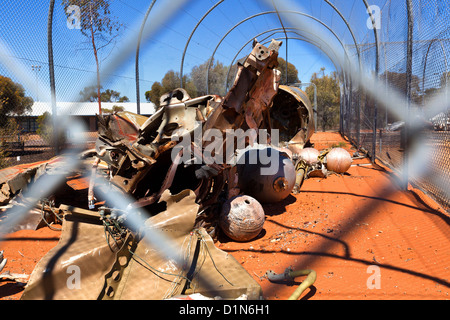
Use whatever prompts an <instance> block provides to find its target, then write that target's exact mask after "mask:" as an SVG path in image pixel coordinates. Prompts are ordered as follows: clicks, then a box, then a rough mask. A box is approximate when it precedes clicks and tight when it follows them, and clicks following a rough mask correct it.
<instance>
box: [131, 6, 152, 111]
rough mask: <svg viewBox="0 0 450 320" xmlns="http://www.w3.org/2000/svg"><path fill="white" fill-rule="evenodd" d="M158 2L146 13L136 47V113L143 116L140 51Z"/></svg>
mask: <svg viewBox="0 0 450 320" xmlns="http://www.w3.org/2000/svg"><path fill="white" fill-rule="evenodd" d="M155 2H156V0H153V1H152V3H151V4H150V6H149V7H148V9H147V12H146V13H145V16H144V20H143V21H142V24H141V30H140V31H139V38H138V42H137V47H136V63H135V65H136V66H135V74H136V76H135V81H136V113H137V114H141V97H140V95H141V94H140V85H139V50H140V48H141V38H142V32H143V31H144V26H145V23H146V22H147V18H148V15H149V14H150V11H152V8H153V5H154V4H155Z"/></svg>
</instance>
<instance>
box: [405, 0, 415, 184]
mask: <svg viewBox="0 0 450 320" xmlns="http://www.w3.org/2000/svg"><path fill="white" fill-rule="evenodd" d="M406 14H407V16H408V43H407V48H406V52H407V53H406V54H407V56H406V106H407V110H406V113H407V114H406V121H405V127H404V131H405V133H404V137H403V139H404V142H403V143H404V151H403V183H404V188H405V190H407V189H408V180H409V177H408V175H409V174H408V171H409V170H408V153H409V150H408V149H409V148H408V147H409V133H410V132H409V131H410V128H409V127H410V109H411V80H412V58H413V31H414V24H413V23H414V22H413V12H412V2H411V0H406Z"/></svg>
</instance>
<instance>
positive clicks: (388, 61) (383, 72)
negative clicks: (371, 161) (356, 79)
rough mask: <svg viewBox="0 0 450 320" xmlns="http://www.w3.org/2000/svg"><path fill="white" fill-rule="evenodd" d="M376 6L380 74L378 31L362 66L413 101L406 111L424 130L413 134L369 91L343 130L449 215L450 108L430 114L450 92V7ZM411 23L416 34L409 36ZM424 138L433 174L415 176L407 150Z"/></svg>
mask: <svg viewBox="0 0 450 320" xmlns="http://www.w3.org/2000/svg"><path fill="white" fill-rule="evenodd" d="M374 2H375V7H374V8H375V9H376V10H374V13H375V15H376V16H377V19H379V29H377V33H378V36H379V39H380V41H379V50H378V51H379V52H378V63H379V70H378V72H376V70H375V68H376V67H375V64H376V60H377V55H376V46H377V44H376V41H375V39H374V32H373V30H367V34H366V37H365V41H364V42H362V43H360V44H359V47H360V51H361V57H362V61H363V65H364V66H365V67H366V68H368V69H369V70H370V71H371V72H373V73H374V74H376V76H377V77H378V79H379V80H380V81H381V83H385V87H386V92H388V91H389V90H392V89H394V90H396V91H397V92H398V93H400V94H401V95H402V96H403V97H404V98H405V101H406V102H408V101H409V104H410V107H409V108H408V107H406V108H407V109H406V110H409V111H408V112H410V114H411V115H412V114H415V115H416V116H415V117H419V118H420V119H415V120H419V121H421V122H422V123H423V126H422V130H420V132H416V131H414V132H408V127H407V123H405V122H404V121H402V120H401V119H398V118H396V117H395V116H394V115H392V114H391V113H390V112H389V108H390V106H380V105H377V103H376V101H373V99H371V98H370V96H369V95H367V94H365V92H364V91H359V92H354V93H353V94H352V96H353V101H352V103H351V104H346V105H344V107H343V108H344V114H343V115H342V116H343V117H344V119H343V123H344V124H345V125H344V126H343V127H342V131H343V133H344V134H345V135H347V136H348V137H350V139H351V140H352V141H353V142H354V143H355V144H359V146H360V147H362V148H364V149H366V150H367V151H368V152H369V154H370V155H371V156H372V158H375V157H376V158H378V159H380V160H381V161H382V162H384V163H385V164H387V165H388V166H389V167H391V168H393V169H394V170H396V171H397V172H399V173H401V174H402V175H404V176H407V177H408V179H409V180H410V182H412V183H414V184H415V185H416V186H418V187H419V188H421V189H422V190H423V191H425V192H426V193H427V194H428V195H429V196H431V197H432V198H434V199H435V200H436V201H437V202H438V203H440V204H441V205H442V206H443V207H444V208H445V210H447V211H448V210H449V208H450V198H449V195H448V190H449V188H450V168H449V158H450V150H449V137H450V136H449V132H450V131H449V130H450V127H449V124H450V122H449V121H450V118H449V109H447V111H443V112H439V113H438V114H435V115H432V116H429V115H428V116H427V115H426V114H427V113H428V112H427V111H429V103H430V101H431V100H432V99H433V98H435V97H437V96H438V95H439V94H441V95H442V94H445V93H444V89H445V88H446V87H447V79H448V63H449V60H448V54H447V52H448V51H449V49H450V48H449V45H450V42H449V40H450V38H449V36H450V34H449V32H450V31H449V24H448V18H449V15H450V8H449V7H448V5H447V4H446V3H445V1H444V2H443V1H411V2H410V3H411V7H410V10H409V11H408V1H392V0H388V1H374ZM408 12H409V14H408ZM408 20H410V23H411V25H412V33H408ZM408 43H409V44H410V46H411V51H410V53H408ZM408 59H410V61H411V65H410V67H408V61H409V60H408ZM408 88H410V89H408ZM358 94H359V95H360V97H358ZM383 94H384V92H380V95H383ZM446 100H447V99H446ZM358 108H359V112H358V111H357V110H358ZM358 128H359V130H358ZM419 135H420V136H422V139H421V142H420V143H422V144H425V145H426V146H428V147H430V150H432V155H431V156H430V157H429V159H430V160H429V161H427V163H426V165H425V166H426V168H423V170H422V171H423V172H427V173H428V174H421V175H420V176H416V175H414V174H413V173H412V172H413V171H415V170H414V168H410V166H409V165H408V159H409V158H408V153H409V150H408V146H410V145H411V143H413V142H414V140H415V139H416V138H418V136H419ZM374 136H375V137H376V138H375V139H374ZM437 177H439V179H437Z"/></svg>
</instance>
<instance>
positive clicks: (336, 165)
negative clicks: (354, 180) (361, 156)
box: [326, 148, 352, 173]
mask: <svg viewBox="0 0 450 320" xmlns="http://www.w3.org/2000/svg"><path fill="white" fill-rule="evenodd" d="M326 159H327V162H326V167H327V170H329V171H333V172H336V173H344V172H346V171H347V170H348V169H349V168H350V166H351V165H352V156H351V155H350V153H348V151H347V150H345V149H342V148H333V149H331V150H330V152H328V154H327V157H326Z"/></svg>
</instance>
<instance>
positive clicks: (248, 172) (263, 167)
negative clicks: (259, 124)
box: [236, 147, 295, 203]
mask: <svg viewBox="0 0 450 320" xmlns="http://www.w3.org/2000/svg"><path fill="white" fill-rule="evenodd" d="M236 166H237V173H238V185H239V188H240V189H241V191H242V192H243V193H245V194H247V195H249V196H251V197H253V198H255V199H256V200H258V201H259V202H261V203H274V202H279V201H281V200H283V199H285V198H286V197H287V196H288V195H289V194H290V193H291V191H292V189H293V188H294V185H295V167H294V164H293V163H292V160H291V159H290V158H289V157H288V156H287V155H286V154H285V153H284V152H280V151H279V150H276V149H274V148H271V147H267V148H262V149H261V148H252V149H249V150H247V151H246V152H245V153H244V154H242V155H241V157H240V158H239V159H238V163H237V165H236Z"/></svg>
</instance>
